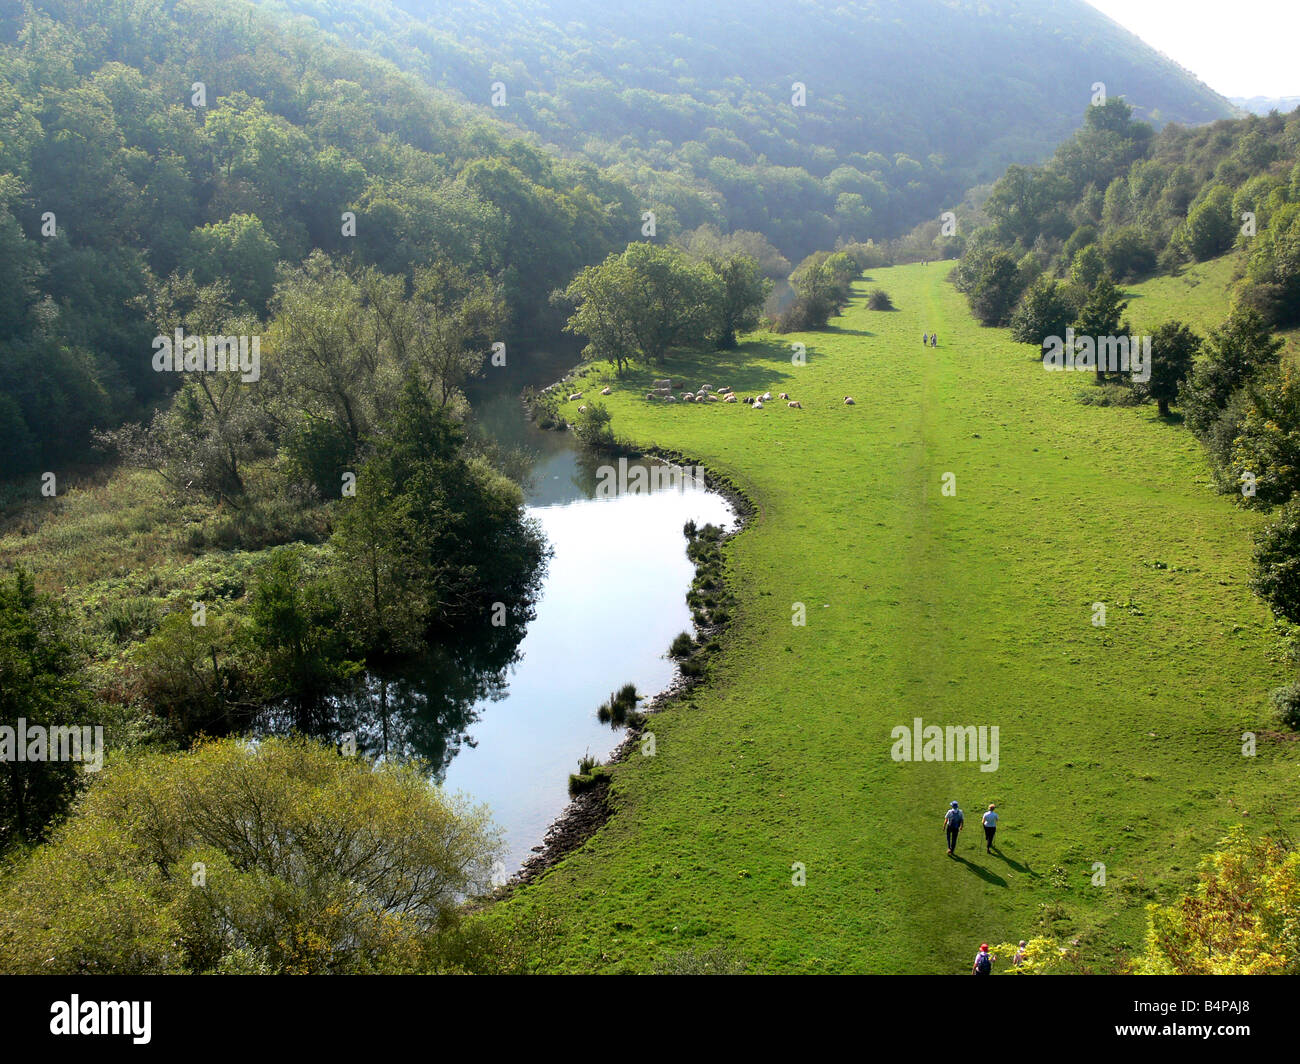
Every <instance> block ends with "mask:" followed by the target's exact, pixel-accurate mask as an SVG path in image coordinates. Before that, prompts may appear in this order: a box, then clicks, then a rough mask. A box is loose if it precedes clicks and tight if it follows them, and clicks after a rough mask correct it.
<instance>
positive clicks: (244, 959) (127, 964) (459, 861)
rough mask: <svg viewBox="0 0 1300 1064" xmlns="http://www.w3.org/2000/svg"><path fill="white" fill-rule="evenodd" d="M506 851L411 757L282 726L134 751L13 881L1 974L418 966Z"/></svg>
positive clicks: (4, 911) (6, 892) (5, 908)
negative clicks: (176, 747)
mask: <svg viewBox="0 0 1300 1064" xmlns="http://www.w3.org/2000/svg"><path fill="white" fill-rule="evenodd" d="M498 845H499V838H498V836H497V834H496V833H495V832H494V830H493V829H492V827H491V825H490V823H489V821H488V818H487V814H486V811H485V810H483V809H480V808H475V807H471V806H468V805H466V804H465V803H464V802H462V801H461V800H459V799H456V798H451V797H448V796H446V795H444V794H443V793H442V792H441V791H439V790H438V789H437V788H435V787H433V786H432V785H431V784H430V783H429V781H428V778H427V776H426V775H425V772H424V770H423V767H422V766H420V765H419V764H416V763H408V764H399V763H395V762H386V763H379V764H376V763H374V762H371V761H369V760H368V759H366V758H363V757H340V756H339V755H338V753H337V752H336V751H335V750H334V749H333V748H331V747H326V746H320V745H317V744H314V743H311V742H308V741H305V740H286V739H275V738H269V739H262V740H259V741H258V742H257V743H256V744H253V743H248V742H244V741H240V740H225V741H215V742H208V743H204V744H201V745H200V746H198V747H196V748H195V749H194V750H193V751H192V752H190V753H181V754H151V755H147V756H141V757H138V758H136V759H134V760H123V761H119V762H117V763H116V764H112V765H110V766H109V767H108V768H107V769H106V770H105V772H104V774H103V777H102V778H101V779H99V780H98V781H97V782H96V783H95V785H94V786H92V787H91V788H90V789H89V790H88V792H87V793H86V795H85V796H84V797H83V799H82V800H81V801H80V802H79V804H78V805H77V806H76V808H75V811H74V812H73V814H72V816H71V817H70V819H69V820H68V821H67V823H66V824H65V825H63V826H62V827H61V828H60V829H59V830H58V832H57V833H56V834H55V835H54V837H53V838H52V839H51V841H50V843H49V844H48V845H47V846H45V847H42V848H41V849H40V850H38V851H36V852H35V853H34V854H33V855H32V856H31V858H29V859H28V861H27V862H26V863H24V864H23V865H21V866H19V867H18V868H17V869H16V870H15V871H14V873H13V875H12V876H11V877H10V878H9V879H8V880H7V882H6V883H5V885H4V887H3V890H2V893H3V905H0V969H2V970H4V971H7V972H29V973H44V974H60V973H61V974H73V973H77V974H82V973H85V972H105V973H109V972H111V973H119V974H149V973H166V972H211V971H222V972H247V971H254V972H280V973H295V972H296V973H333V972H353V973H355V972H359V971H376V970H386V969H391V968H394V967H403V968H406V967H410V966H412V965H415V964H417V963H418V962H417V961H416V958H418V957H421V956H428V951H429V950H430V948H431V947H432V946H434V945H435V944H436V935H437V934H438V931H439V928H440V926H441V925H443V924H444V922H445V921H447V920H448V919H450V918H451V917H452V916H453V914H454V910H455V908H456V906H457V905H458V903H459V899H460V897H462V896H463V895H466V894H471V895H472V894H475V893H478V892H479V891H481V890H483V889H485V887H486V885H487V879H488V875H489V872H490V868H491V862H492V860H493V858H494V857H495V855H496V853H497V848H498Z"/></svg>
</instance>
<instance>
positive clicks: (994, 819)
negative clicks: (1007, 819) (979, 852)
mask: <svg viewBox="0 0 1300 1064" xmlns="http://www.w3.org/2000/svg"><path fill="white" fill-rule="evenodd" d="M996 809H997V806H996V805H990V806H989V808H988V812H986V813H985V814H984V818H983V820H984V852H985V853H992V852H993V836H994V835H995V834H997V830H998V814H997V813H996V812H994V810H996Z"/></svg>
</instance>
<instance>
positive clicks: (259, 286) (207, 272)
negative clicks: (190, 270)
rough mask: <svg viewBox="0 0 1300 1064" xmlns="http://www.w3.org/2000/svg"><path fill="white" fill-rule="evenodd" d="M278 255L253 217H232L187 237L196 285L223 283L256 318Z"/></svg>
mask: <svg viewBox="0 0 1300 1064" xmlns="http://www.w3.org/2000/svg"><path fill="white" fill-rule="evenodd" d="M279 251H280V249H279V248H278V247H277V246H276V243H275V241H274V240H272V239H271V238H270V237H269V236H268V235H267V233H266V230H265V229H264V228H262V221H261V219H260V218H258V217H257V215H255V214H232V215H231V216H230V217H229V218H228V219H226V221H224V222H215V223H213V224H212V225H205V226H203V227H202V228H200V229H195V230H194V232H192V233H191V234H190V254H191V257H192V259H191V261H192V262H193V264H194V275H195V278H196V280H197V281H198V282H199V283H200V284H212V283H214V282H216V281H223V280H224V281H225V282H226V283H227V284H228V285H229V286H230V290H231V292H232V293H233V295H234V297H235V298H236V299H238V300H239V301H241V302H243V303H246V304H247V305H248V307H249V308H250V309H252V310H253V311H254V312H255V313H258V314H260V313H262V312H263V311H264V310H265V309H266V302H267V300H268V299H270V298H271V290H272V289H273V288H274V286H275V264H276V260H277V258H278V257H279Z"/></svg>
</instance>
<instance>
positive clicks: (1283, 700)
mask: <svg viewBox="0 0 1300 1064" xmlns="http://www.w3.org/2000/svg"><path fill="white" fill-rule="evenodd" d="M1268 698H1269V701H1270V702H1272V703H1273V708H1274V709H1275V710H1276V711H1277V719H1278V720H1280V721H1281V722H1282V723H1283V724H1285V725H1286V726H1287V727H1288V728H1297V729H1300V683H1289V684H1287V685H1286V686H1285V687H1279V688H1278V689H1277V690H1276V691H1274V692H1273V693H1272V694H1271V695H1269V696H1268Z"/></svg>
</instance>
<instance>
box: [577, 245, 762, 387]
mask: <svg viewBox="0 0 1300 1064" xmlns="http://www.w3.org/2000/svg"><path fill="white" fill-rule="evenodd" d="M742 269H743V275H744V276H747V277H749V278H750V279H751V280H752V281H753V282H755V283H757V272H756V270H755V269H754V268H753V267H752V264H750V266H747V267H743V268H742ZM738 283H739V282H738ZM742 290H743V285H742V286H741V288H738V289H737V290H736V291H737V293H739V292H741V291H742ZM750 290H751V291H753V286H751V288H750ZM736 298H738V296H737V295H735V294H733V293H731V292H729V291H728V290H727V287H726V285H725V283H724V280H723V278H722V277H720V276H719V274H718V272H717V271H715V270H714V269H712V268H710V266H708V265H707V264H704V263H697V262H694V261H692V260H691V259H690V258H689V257H688V256H687V255H686V253H685V252H683V251H681V250H680V249H678V248H675V247H664V246H657V245H654V244H647V243H635V244H629V245H628V246H627V249H626V250H625V251H624V252H623V253H622V254H621V255H610V256H609V258H607V259H606V260H605V261H604V262H603V263H601V264H600V265H599V266H589V267H587V268H586V269H585V270H583V271H582V273H580V274H579V275H578V276H577V277H576V278H574V279H573V281H572V282H571V283H570V284H569V287H568V289H567V290H566V291H565V293H564V299H565V301H567V302H568V303H569V304H570V305H571V306H573V307H574V311H573V313H572V314H571V315H570V317H569V320H568V323H567V324H566V325H565V331H566V332H571V333H575V334H579V335H582V336H585V337H587V341H588V342H587V346H586V347H585V348H584V349H583V354H584V356H585V357H587V358H591V359H603V360H605V361H607V362H609V364H610V365H612V366H614V368H615V369H616V370H617V371H618V372H619V373H620V374H621V373H622V372H623V370H624V369H625V368H626V367H627V365H628V364H629V363H630V362H631V360H632V359H633V358H640V359H643V360H645V361H646V362H648V363H650V364H652V365H653V364H654V363H657V362H660V361H662V360H663V358H664V356H665V355H666V354H667V353H668V351H669V350H670V349H671V348H672V347H674V346H678V345H683V346H701V345H703V344H704V343H705V342H706V341H707V340H708V339H709V337H710V333H711V332H716V331H717V330H719V329H722V328H724V327H725V326H724V325H723V322H724V320H726V321H730V322H731V323H732V324H733V325H738V324H739V323H740V321H741V320H743V318H744V316H745V313H746V312H745V309H744V303H743V299H742V300H741V302H739V303H737V302H734V300H735V299H736Z"/></svg>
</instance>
